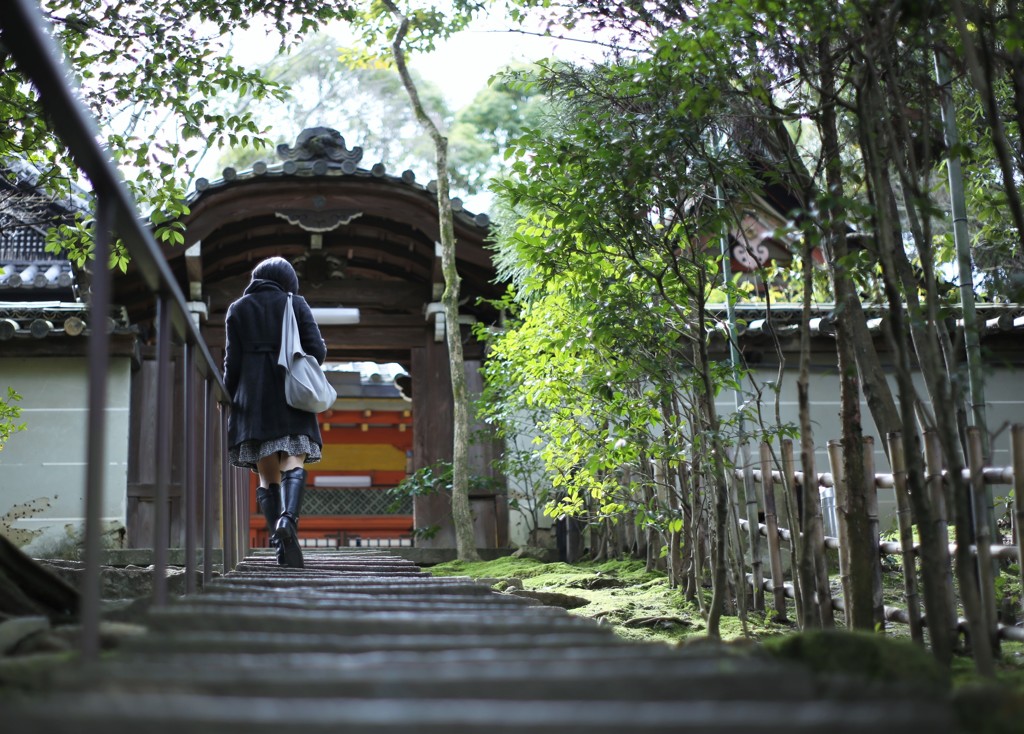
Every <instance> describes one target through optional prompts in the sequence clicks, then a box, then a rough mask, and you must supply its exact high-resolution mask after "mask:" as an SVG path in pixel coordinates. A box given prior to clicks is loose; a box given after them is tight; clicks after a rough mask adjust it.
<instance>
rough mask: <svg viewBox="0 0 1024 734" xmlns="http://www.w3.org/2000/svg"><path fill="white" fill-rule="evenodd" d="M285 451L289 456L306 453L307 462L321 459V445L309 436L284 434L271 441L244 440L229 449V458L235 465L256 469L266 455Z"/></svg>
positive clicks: (315, 461)
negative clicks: (257, 463) (258, 462)
mask: <svg viewBox="0 0 1024 734" xmlns="http://www.w3.org/2000/svg"><path fill="white" fill-rule="evenodd" d="M279 451H283V452H284V453H286V454H288V456H299V455H301V454H305V455H306V461H305V463H306V464H315V463H317V462H318V461H320V446H319V445H318V444H317V443H316V441H314V440H313V439H311V438H310V437H309V436H305V435H298V436H282V437H281V438H275V439H272V440H270V441H256V440H252V441H242V443H240V444H238V445H237V446H232V447H231V448H229V449H228V458H229V459H230V460H231V464H232V465H233V466H238V467H242V468H245V469H253V470H255V469H256V462H257V461H259V460H260V459H262V458H263V457H265V456H270V455H271V454H276V453H278V452H279Z"/></svg>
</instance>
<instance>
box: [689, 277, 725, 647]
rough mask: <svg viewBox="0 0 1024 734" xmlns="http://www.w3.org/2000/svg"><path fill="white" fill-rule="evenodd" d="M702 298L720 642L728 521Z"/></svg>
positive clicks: (700, 346) (714, 620)
mask: <svg viewBox="0 0 1024 734" xmlns="http://www.w3.org/2000/svg"><path fill="white" fill-rule="evenodd" d="M699 292H700V293H701V297H698V299H697V323H698V326H697V345H696V357H697V365H696V366H697V373H698V376H699V378H700V381H701V391H700V395H699V396H698V399H699V402H700V403H701V412H702V413H703V416H704V423H705V427H706V430H707V434H706V435H707V436H709V437H710V439H711V444H712V445H711V448H712V450H711V451H710V452H708V453H709V454H710V456H708V455H706V456H705V460H706V461H708V462H710V467H711V479H712V486H713V487H714V492H715V505H714V524H715V534H714V545H713V553H714V556H713V559H712V565H711V571H712V574H713V575H712V583H711V586H712V589H711V592H712V593H711V608H710V609H709V610H708V636H709V637H713V638H716V639H718V638H721V630H720V628H719V623H720V622H721V619H722V613H723V611H724V610H725V595H726V594H727V592H728V584H727V583H726V578H727V575H728V567H727V565H726V562H727V561H726V559H727V553H726V544H727V543H728V542H729V541H728V532H727V530H728V520H729V489H728V486H727V484H726V481H725V461H724V457H725V447H724V446H723V445H722V439H721V433H720V431H721V429H720V426H719V424H718V413H717V411H716V410H715V393H716V390H715V385H714V382H713V381H712V379H711V369H710V364H709V362H708V347H707V330H706V328H705V324H706V321H705V318H706V314H705V311H704V299H703V289H701V290H700V291H699Z"/></svg>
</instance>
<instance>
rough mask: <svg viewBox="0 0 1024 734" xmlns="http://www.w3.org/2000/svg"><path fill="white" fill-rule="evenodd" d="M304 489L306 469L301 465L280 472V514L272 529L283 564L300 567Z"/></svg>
mask: <svg viewBox="0 0 1024 734" xmlns="http://www.w3.org/2000/svg"><path fill="white" fill-rule="evenodd" d="M305 489H306V470H305V469H303V468H302V467H298V468H295V469H289V470H288V471H283V472H281V516H280V517H279V518H278V520H277V526H276V528H275V529H274V537H275V538H277V542H278V543H280V544H281V552H282V553H283V554H284V565H285V566H291V567H292V568H302V567H303V565H302V549H301V548H300V547H299V533H298V531H299V515H300V514H301V513H302V494H303V492H305Z"/></svg>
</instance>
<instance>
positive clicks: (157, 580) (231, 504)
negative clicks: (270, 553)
mask: <svg viewBox="0 0 1024 734" xmlns="http://www.w3.org/2000/svg"><path fill="white" fill-rule="evenodd" d="M46 27H47V24H46V20H45V19H44V18H43V16H42V13H41V12H40V9H39V6H38V3H37V2H34V1H33V0H3V2H0V32H2V34H3V35H2V39H3V45H4V47H5V48H6V49H7V50H8V51H9V52H10V54H11V56H12V57H13V59H14V61H15V63H16V64H17V65H18V68H19V69H20V70H21V72H22V73H23V74H24V75H25V76H26V77H27V78H28V79H29V80H30V81H31V82H32V84H33V86H34V87H35V89H36V91H37V93H38V94H39V97H40V100H41V102H42V106H43V109H44V110H45V112H46V114H47V115H48V117H49V119H50V121H51V124H52V126H53V129H54V131H55V132H56V134H57V135H58V137H59V138H60V139H61V141H62V142H63V143H64V145H65V146H66V147H67V150H68V152H69V153H70V155H71V157H72V158H73V160H74V161H75V163H76V164H77V165H78V167H79V168H80V169H81V170H82V172H83V173H85V175H86V177H87V178H88V179H89V181H90V183H91V184H92V187H93V191H94V194H95V197H96V214H95V224H94V233H95V234H94V245H93V253H94V261H95V262H96V263H99V264H100V267H96V268H95V272H94V273H93V278H92V283H91V289H90V303H89V308H90V310H91V312H93V313H100V314H102V313H107V312H108V310H109V306H110V300H111V274H110V271H109V269H108V268H106V267H103V266H102V265H103V264H105V263H107V262H108V260H109V253H110V244H111V239H112V237H113V234H114V233H115V232H116V233H117V234H118V235H119V236H120V238H121V239H122V241H123V242H124V245H125V249H126V250H127V252H128V253H129V255H130V256H131V258H132V262H133V263H134V265H135V267H137V268H138V269H139V272H140V274H141V275H142V278H143V280H144V282H145V283H146V285H147V286H148V287H149V289H150V291H152V292H153V294H154V295H155V297H156V302H157V319H158V323H159V331H158V349H157V370H158V373H159V374H163V375H165V377H166V376H167V375H169V370H168V365H169V364H170V360H171V353H170V352H171V335H172V334H174V335H176V336H177V337H178V340H179V342H180V343H182V344H184V345H185V346H184V350H185V355H184V362H185V364H186V367H185V369H186V370H187V371H188V372H187V373H186V379H185V381H184V382H185V385H186V389H185V394H186V400H194V399H195V395H196V391H195V390H194V389H193V381H192V379H191V374H194V373H195V372H198V373H199V374H200V375H201V376H202V377H203V379H204V381H205V388H206V389H205V390H204V391H203V394H204V396H205V404H206V410H205V418H206V420H205V423H204V425H205V435H204V457H205V465H204V467H203V472H202V476H203V483H204V488H205V489H206V490H212V483H211V482H212V479H213V472H212V456H211V454H212V451H213V446H214V441H213V439H214V437H215V436H216V433H220V434H221V437H220V442H221V446H222V447H223V445H224V439H225V437H226V430H225V417H226V412H227V411H226V410H221V411H217V410H216V409H215V404H216V403H220V404H221V405H222V406H230V404H231V396H230V394H229V393H228V390H227V388H226V387H225V385H224V381H223V378H222V377H221V372H220V369H219V368H218V366H217V364H216V363H215V362H214V360H213V358H212V356H211V354H210V350H209V348H208V347H207V345H206V343H205V341H204V340H203V338H202V336H201V334H200V333H199V329H198V327H197V325H196V324H195V323H193V321H192V318H191V316H190V313H189V310H188V308H187V307H186V303H185V298H184V296H183V294H182V292H181V289H180V288H179V286H178V284H177V281H175V279H174V277H173V275H172V273H171V269H170V267H169V266H168V264H167V262H166V260H165V259H164V257H163V255H162V253H161V251H160V248H159V247H158V246H157V244H156V241H155V240H154V238H153V236H152V234H151V233H150V231H149V230H148V228H147V227H146V226H145V224H144V223H143V220H142V219H141V218H140V216H139V214H138V209H137V206H136V205H135V204H134V202H133V201H132V198H131V196H130V194H129V193H128V190H127V189H126V188H125V186H124V184H123V183H122V181H121V179H120V178H119V176H118V174H117V171H116V169H115V167H114V165H113V163H112V162H111V161H110V159H109V156H108V155H107V154H106V153H105V152H104V150H103V148H102V147H101V146H100V144H99V143H98V142H97V141H98V140H99V134H98V128H97V125H96V122H95V120H94V119H93V117H92V116H91V114H90V113H89V112H88V110H87V109H86V107H85V105H84V104H83V103H82V102H81V100H80V99H79V98H78V97H77V96H76V95H75V92H74V91H73V90H72V89H71V87H70V86H69V84H68V82H67V79H68V77H69V75H68V72H67V68H66V66H65V65H64V63H63V62H62V61H61V54H60V52H59V50H58V48H57V45H56V43H55V42H54V40H53V38H52V37H51V36H50V35H49V34H48V33H47V30H46ZM91 321H92V323H96V324H99V323H102V320H100V319H95V318H94V319H92V320H91ZM109 347H110V336H109V334H108V333H107V330H106V329H102V328H96V329H93V330H91V332H90V334H89V342H88V364H89V412H88V419H87V421H88V422H87V425H88V435H87V439H86V440H87V454H86V480H85V549H84V561H85V569H84V574H83V579H82V586H81V593H82V600H81V621H82V643H81V644H82V659H83V660H84V661H86V662H90V661H93V660H96V659H97V658H98V656H99V607H100V556H101V545H100V540H101V527H100V524H101V520H100V518H101V510H102V496H103V474H104V467H105V463H106V462H105V460H104V457H105V452H106V446H105V438H106V434H105V429H106V415H105V414H106V407H107V390H106V388H107V384H106V380H107V371H108V370H107V368H108V365H109V361H110V357H109V353H110V349H109ZM164 384H166V383H161V386H162V385H164ZM161 392H164V393H166V392H167V391H165V390H163V391H161ZM193 407H194V406H193ZM172 410H173V407H172V406H171V405H170V402H169V401H167V400H160V399H158V409H157V452H156V453H157V457H156V469H157V471H156V493H155V495H156V496H155V504H156V519H155V523H154V525H155V529H154V536H155V538H154V545H153V554H154V563H153V566H154V568H153V603H154V604H156V605H160V604H163V603H165V602H166V598H167V578H166V568H167V560H168V558H167V557H168V548H167V545H168V538H167V530H168V521H169V518H168V517H167V514H168V506H167V505H168V499H167V498H168V484H169V475H170V460H169V455H170V451H169V445H170V444H169V442H170V431H171V427H170V426H171V416H172ZM187 412H188V413H189V416H190V417H192V418H193V421H192V422H191V423H190V422H189V421H185V430H186V435H185V437H184V440H185V441H186V442H187V445H188V446H189V451H191V450H192V449H193V448H194V443H195V441H194V437H193V436H192V430H193V428H194V427H195V421H194V414H195V412H196V411H195V410H188V411H187ZM215 414H216V417H215ZM214 422H215V423H216V426H214V424H213V423H214ZM186 463H187V464H189V468H188V470H187V471H186V476H185V492H186V503H185V504H186V506H187V507H188V510H189V512H190V513H191V510H192V508H194V507H197V504H196V490H197V488H196V487H195V475H196V471H195V465H194V464H193V463H191V460H187V462H186ZM224 463H225V464H226V462H224ZM242 479H243V477H241V475H240V474H239V472H229V471H228V467H227V466H226V465H225V466H224V471H223V473H222V477H221V489H222V492H223V496H222V506H223V517H222V520H223V521H224V522H225V524H226V526H227V527H226V528H225V530H230V532H225V533H224V534H223V536H222V538H223V543H222V546H223V552H224V570H225V571H227V570H229V569H230V568H233V567H234V564H235V563H236V562H237V560H238V559H239V558H240V555H241V553H242V552H243V551H244V548H243V545H242V540H241V538H240V537H235V536H237V535H239V534H240V531H241V528H240V526H239V523H238V522H237V520H236V518H235V517H234V514H235V513H236V511H237V508H239V507H242V506H243V505H244V503H245V499H246V497H245V496H244V482H243V481H242ZM203 498H204V502H203V503H202V512H203V524H204V528H203V548H204V552H203V579H204V582H205V581H206V580H208V579H209V578H210V576H211V575H212V571H213V570H212V560H211V557H212V553H211V551H212V544H213V529H212V523H211V517H212V515H213V511H214V510H215V504H216V503H215V501H214V497H213V494H212V491H206V492H204V495H203ZM195 534H196V529H195V523H194V518H193V517H186V529H185V536H186V538H185V550H186V574H187V575H188V576H189V579H190V581H189V582H187V585H186V590H187V591H188V592H191V591H193V590H194V578H193V576H194V572H195V551H196V542H195V540H196V537H195Z"/></svg>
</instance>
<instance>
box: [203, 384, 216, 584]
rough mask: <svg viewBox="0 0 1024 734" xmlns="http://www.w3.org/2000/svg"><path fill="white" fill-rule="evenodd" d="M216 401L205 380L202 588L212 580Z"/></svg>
mask: <svg viewBox="0 0 1024 734" xmlns="http://www.w3.org/2000/svg"><path fill="white" fill-rule="evenodd" d="M216 424H217V401H216V399H215V398H214V391H213V380H207V381H206V420H205V421H204V422H203V438H204V443H205V444H206V447H205V451H203V491H202V496H203V588H206V586H207V584H209V583H210V581H212V580H213V515H214V510H215V508H216V506H217V504H216V503H217V494H216V493H215V492H214V491H213V465H214V461H213V452H214V446H215V441H214V439H215V438H216V433H215V430H214V426H215V425H216Z"/></svg>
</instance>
